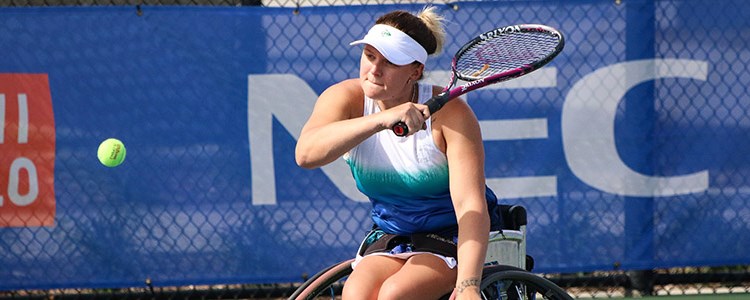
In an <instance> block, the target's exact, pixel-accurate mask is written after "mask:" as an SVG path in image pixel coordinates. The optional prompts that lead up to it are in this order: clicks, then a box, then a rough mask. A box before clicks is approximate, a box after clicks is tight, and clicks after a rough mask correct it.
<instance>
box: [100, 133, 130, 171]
mask: <svg viewBox="0 0 750 300" xmlns="http://www.w3.org/2000/svg"><path fill="white" fill-rule="evenodd" d="M125 152H126V151H125V145H124V144H123V143H122V142H121V141H120V140H118V139H114V138H109V139H106V140H104V141H103V142H102V143H101V144H99V151H97V156H98V157H99V161H100V162H102V164H103V165H105V166H107V167H110V168H112V167H117V166H119V165H120V164H121V163H122V162H123V161H124V160H125Z"/></svg>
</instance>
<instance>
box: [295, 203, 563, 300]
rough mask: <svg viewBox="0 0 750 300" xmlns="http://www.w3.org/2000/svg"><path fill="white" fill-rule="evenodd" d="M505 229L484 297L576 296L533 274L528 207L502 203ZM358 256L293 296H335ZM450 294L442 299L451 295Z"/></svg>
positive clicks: (487, 270) (491, 255)
mask: <svg viewBox="0 0 750 300" xmlns="http://www.w3.org/2000/svg"><path fill="white" fill-rule="evenodd" d="M498 209H499V210H500V213H501V214H502V217H503V225H502V228H503V229H502V230H499V231H493V232H490V239H489V242H488V244H487V257H486V258H485V267H484V269H483V271H482V280H481V284H480V292H481V294H482V297H483V299H509V300H516V299H519V300H520V299H536V297H537V296H541V297H542V298H544V299H554V300H572V299H573V298H572V297H570V295H568V294H567V293H566V292H565V290H563V289H562V288H560V287H559V286H557V285H556V284H554V283H553V282H551V281H549V280H548V279H546V278H544V277H541V276H538V275H535V274H532V273H531V272H530V271H531V270H532V268H533V259H532V258H531V257H530V256H528V255H526V223H527V220H526V209H525V208H524V207H522V206H518V205H513V206H511V205H500V206H498ZM352 262H354V259H353V258H352V259H349V260H345V261H342V262H339V263H336V264H334V265H331V266H329V267H328V268H326V269H323V270H321V271H320V272H318V273H317V274H315V275H313V276H312V277H310V278H309V279H308V280H306V281H305V282H304V283H302V285H301V286H299V287H298V288H297V290H296V291H295V292H294V293H293V294H292V295H291V296H290V297H289V300H303V299H304V300H307V299H318V298H317V297H319V296H323V294H326V295H330V299H335V297H336V295H340V294H341V291H342V290H343V280H344V279H345V278H346V277H347V276H349V274H351V272H352V271H353V270H352V267H351V265H352ZM449 297H450V294H447V295H445V296H443V297H442V298H440V299H441V300H442V299H449Z"/></svg>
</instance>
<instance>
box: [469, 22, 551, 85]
mask: <svg viewBox="0 0 750 300" xmlns="http://www.w3.org/2000/svg"><path fill="white" fill-rule="evenodd" d="M558 43H559V40H558V38H557V37H554V36H552V35H549V34H546V33H540V32H522V33H517V34H508V35H500V36H498V37H495V38H492V39H488V40H485V41H482V42H479V43H477V44H475V45H473V46H472V47H470V48H469V49H467V50H466V51H465V52H464V53H463V54H462V56H461V57H459V58H458V61H457V63H456V71H457V72H458V74H461V76H462V77H465V78H470V79H479V78H484V77H488V76H492V75H495V74H499V73H502V72H506V71H509V70H513V69H517V68H520V67H523V66H525V65H529V64H533V63H536V62H538V61H540V60H543V59H544V58H545V57H547V56H548V55H550V54H551V53H553V52H554V51H555V48H556V47H557V45H558Z"/></svg>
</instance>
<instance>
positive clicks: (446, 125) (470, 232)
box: [439, 100, 490, 299]
mask: <svg viewBox="0 0 750 300" xmlns="http://www.w3.org/2000/svg"><path fill="white" fill-rule="evenodd" d="M442 115H443V116H442V118H443V119H440V120H439V121H440V124H441V129H442V135H443V138H444V141H445V149H446V155H447V157H448V165H449V169H450V189H451V198H453V206H454V207H455V210H456V218H457V220H458V277H457V280H456V287H457V292H461V293H459V294H457V297H458V298H464V297H466V298H464V299H470V298H472V297H476V296H478V294H477V292H476V291H477V290H478V288H479V286H478V282H479V280H480V279H481V276H482V268H483V266H484V259H485V254H486V252H487V240H488V236H489V227H490V220H489V214H488V212H487V202H486V199H485V177H484V147H483V144H482V136H481V132H480V129H479V122H478V121H477V120H476V116H475V115H474V113H473V112H472V111H471V109H470V108H469V106H468V104H466V103H465V102H464V101H456V100H454V101H451V102H450V104H449V105H446V107H444V108H443V113H442ZM475 284H476V285H475ZM461 287H464V288H461Z"/></svg>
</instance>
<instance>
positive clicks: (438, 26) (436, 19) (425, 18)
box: [417, 5, 445, 54]
mask: <svg viewBox="0 0 750 300" xmlns="http://www.w3.org/2000/svg"><path fill="white" fill-rule="evenodd" d="M436 9H437V8H435V7H434V6H431V5H428V6H425V8H423V9H422V11H420V12H419V14H417V17H418V18H419V19H421V20H422V22H423V23H424V24H425V25H427V28H428V29H429V30H430V31H431V32H432V35H433V36H434V37H435V52H434V53H431V54H439V53H440V52H441V51H443V45H445V29H444V28H443V23H444V22H445V18H444V17H443V16H441V15H439V14H438V13H437V12H436V11H435V10H436Z"/></svg>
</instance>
